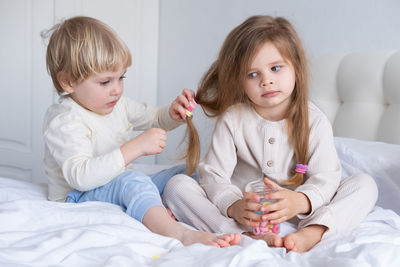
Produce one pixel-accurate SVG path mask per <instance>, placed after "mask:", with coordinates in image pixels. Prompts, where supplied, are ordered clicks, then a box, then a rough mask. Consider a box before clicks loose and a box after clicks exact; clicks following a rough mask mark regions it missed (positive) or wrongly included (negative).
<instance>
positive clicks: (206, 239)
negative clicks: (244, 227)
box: [178, 228, 241, 248]
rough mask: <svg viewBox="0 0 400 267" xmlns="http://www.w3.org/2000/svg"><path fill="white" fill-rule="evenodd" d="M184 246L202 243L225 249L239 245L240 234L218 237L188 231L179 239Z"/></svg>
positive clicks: (183, 232)
mask: <svg viewBox="0 0 400 267" xmlns="http://www.w3.org/2000/svg"><path fill="white" fill-rule="evenodd" d="M178 239H179V240H180V241H181V242H182V243H183V245H184V246H190V245H192V244H194V243H202V244H205V245H210V246H216V247H220V248H225V247H229V246H233V245H238V244H239V243H240V240H241V235H240V234H226V235H222V236H217V235H215V234H212V233H207V232H200V231H193V230H189V229H186V228H185V230H184V231H182V235H181V236H180V238H178Z"/></svg>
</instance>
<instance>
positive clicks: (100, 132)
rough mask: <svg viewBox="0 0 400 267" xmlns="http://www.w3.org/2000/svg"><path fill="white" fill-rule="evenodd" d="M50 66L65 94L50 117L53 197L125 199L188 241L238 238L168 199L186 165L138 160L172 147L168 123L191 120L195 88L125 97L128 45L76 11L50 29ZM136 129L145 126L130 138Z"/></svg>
mask: <svg viewBox="0 0 400 267" xmlns="http://www.w3.org/2000/svg"><path fill="white" fill-rule="evenodd" d="M50 32H51V33H52V34H51V38H50V41H49V44H48V48H47V58H46V61H47V69H48V71H49V73H50V75H51V78H52V80H53V83H54V86H55V87H56V89H57V92H58V94H59V95H60V100H59V103H58V104H55V105H52V106H51V107H50V108H49V109H48V111H47V113H46V115H45V118H44V142H45V157H44V167H45V170H46V173H47V175H48V180H49V199H50V200H53V201H66V202H75V203H77V202H84V201H104V202H110V203H113V204H116V205H120V206H121V207H122V208H123V209H124V210H125V211H126V213H127V214H128V215H130V216H132V217H133V218H135V219H137V220H138V221H140V222H143V224H144V225H146V226H147V227H148V228H149V229H150V230H151V231H153V232H155V233H158V234H161V235H165V236H169V237H173V238H176V239H178V240H180V241H181V242H182V243H183V244H184V245H190V244H193V243H198V242H200V243H204V244H208V245H215V246H219V247H226V246H229V245H232V244H237V243H239V241H240V235H239V234H227V235H223V236H219V237H218V236H216V235H214V234H210V233H205V232H198V231H192V230H189V229H187V228H185V227H183V226H182V225H180V224H179V223H178V222H176V221H175V220H173V219H172V218H171V217H170V216H169V215H168V213H167V212H166V210H165V208H164V207H163V205H162V202H161V197H160V194H162V191H163V188H164V185H165V183H166V182H167V181H168V179H169V178H170V177H172V176H173V175H174V174H176V173H180V172H182V171H183V170H182V168H180V167H177V168H172V169H169V170H164V171H162V172H159V173H156V174H154V175H152V176H151V177H149V176H146V175H145V174H143V173H140V172H137V171H132V170H131V165H130V164H131V163H132V162H133V161H134V160H135V159H137V158H139V157H141V156H145V155H154V154H158V153H160V152H162V151H163V149H164V147H165V146H166V138H167V137H166V130H165V129H172V128H175V127H176V126H178V125H179V123H181V122H182V121H183V120H184V119H185V116H186V115H185V107H186V106H188V105H189V101H190V100H191V99H192V98H193V97H194V93H193V92H192V91H189V90H184V91H183V92H182V94H181V95H179V96H178V97H177V98H176V100H175V101H173V102H172V104H171V105H170V107H163V108H155V107H151V106H149V105H147V104H144V103H137V102H134V101H133V100H131V99H128V98H126V97H123V96H122V93H123V80H124V78H125V76H124V75H125V72H126V68H127V67H129V66H130V65H131V54H130V52H129V50H128V48H127V46H126V45H125V44H124V43H123V42H122V41H121V40H120V39H119V38H118V36H117V35H116V34H115V33H114V31H113V30H112V29H110V28H109V27H108V26H107V25H105V24H104V23H102V22H100V21H98V20H96V19H93V18H89V17H74V18H71V19H68V20H66V21H64V22H62V23H60V24H57V25H55V26H54V27H53V28H52V30H51V31H50ZM132 130H144V132H143V133H141V134H140V135H138V136H137V137H135V138H131V137H130V134H131V132H132Z"/></svg>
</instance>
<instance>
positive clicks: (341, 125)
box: [310, 51, 400, 144]
mask: <svg viewBox="0 0 400 267" xmlns="http://www.w3.org/2000/svg"><path fill="white" fill-rule="evenodd" d="M310 71H311V82H310V97H311V100H312V101H313V102H314V103H315V104H316V105H317V106H318V107H319V108H320V109H322V110H323V111H324V112H325V114H326V115H327V116H328V118H329V120H330V121H331V123H332V125H333V129H334V135H335V136H340V137H351V138H357V139H361V140H369V141H383V142H387V143H395V144H400V51H399V52H397V51H372V52H352V53H336V54H329V55H324V56H319V57H317V58H314V59H312V60H311V62H310Z"/></svg>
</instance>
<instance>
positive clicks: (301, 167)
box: [296, 164, 307, 174]
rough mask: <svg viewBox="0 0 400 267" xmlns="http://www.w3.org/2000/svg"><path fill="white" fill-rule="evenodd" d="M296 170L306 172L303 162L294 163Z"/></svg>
mask: <svg viewBox="0 0 400 267" xmlns="http://www.w3.org/2000/svg"><path fill="white" fill-rule="evenodd" d="M296 172H297V173H303V174H304V173H306V172H307V165H303V164H296Z"/></svg>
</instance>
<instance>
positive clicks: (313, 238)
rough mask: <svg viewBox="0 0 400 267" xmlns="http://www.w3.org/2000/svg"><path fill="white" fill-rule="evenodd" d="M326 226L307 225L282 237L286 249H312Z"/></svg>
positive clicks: (319, 239)
mask: <svg viewBox="0 0 400 267" xmlns="http://www.w3.org/2000/svg"><path fill="white" fill-rule="evenodd" d="M327 229H328V228H327V227H326V226H323V225H309V226H306V227H304V228H302V229H299V230H298V231H297V232H295V233H292V234H288V235H286V236H285V237H284V238H283V244H284V246H285V248H286V251H288V252H289V251H294V252H299V253H302V252H306V251H309V250H310V249H312V248H313V247H314V246H315V245H316V244H317V243H318V242H319V241H321V238H322V235H323V234H324V233H325V231H326V230H327Z"/></svg>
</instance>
